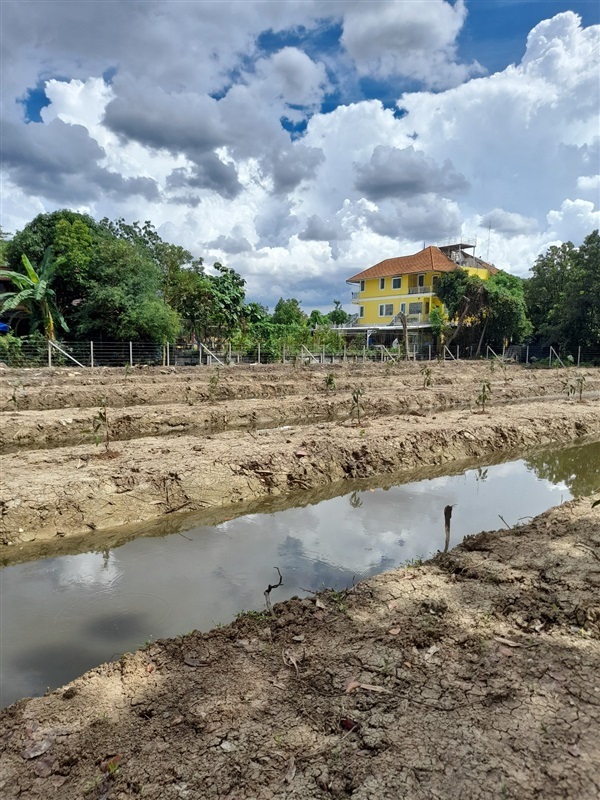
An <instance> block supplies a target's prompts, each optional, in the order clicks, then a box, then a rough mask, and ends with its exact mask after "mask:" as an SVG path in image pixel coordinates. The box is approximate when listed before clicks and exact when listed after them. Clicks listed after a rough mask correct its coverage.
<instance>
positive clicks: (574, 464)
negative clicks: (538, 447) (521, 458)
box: [525, 442, 600, 497]
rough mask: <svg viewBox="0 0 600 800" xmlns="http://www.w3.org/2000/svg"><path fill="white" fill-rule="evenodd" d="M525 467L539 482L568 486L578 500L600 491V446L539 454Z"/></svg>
mask: <svg viewBox="0 0 600 800" xmlns="http://www.w3.org/2000/svg"><path fill="white" fill-rule="evenodd" d="M525 463H526V465H527V468H528V469H530V470H533V471H534V472H535V474H536V475H537V477H538V478H542V479H545V480H548V481H551V482H552V483H561V482H564V483H565V484H566V485H567V486H568V487H569V489H570V490H571V493H572V494H573V496H574V497H582V496H587V495H590V494H594V492H597V491H600V442H593V443H592V444H585V445H578V446H576V447H569V448H566V449H564V450H547V451H544V452H542V453H536V454H535V455H534V456H530V457H529V458H528V459H526V461H525Z"/></svg>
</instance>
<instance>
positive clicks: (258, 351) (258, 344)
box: [256, 340, 260, 364]
mask: <svg viewBox="0 0 600 800" xmlns="http://www.w3.org/2000/svg"><path fill="white" fill-rule="evenodd" d="M256 349H257V353H258V358H257V361H258V363H259V364H260V340H259V341H258V343H257V345H256Z"/></svg>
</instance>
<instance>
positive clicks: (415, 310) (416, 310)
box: [408, 303, 423, 314]
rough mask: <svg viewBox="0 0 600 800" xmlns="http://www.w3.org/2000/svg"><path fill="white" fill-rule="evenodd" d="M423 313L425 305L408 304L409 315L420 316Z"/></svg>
mask: <svg viewBox="0 0 600 800" xmlns="http://www.w3.org/2000/svg"><path fill="white" fill-rule="evenodd" d="M422 311H423V303H409V304H408V313H409V314H420V313H421V312H422Z"/></svg>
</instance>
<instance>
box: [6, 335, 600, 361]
mask: <svg viewBox="0 0 600 800" xmlns="http://www.w3.org/2000/svg"><path fill="white" fill-rule="evenodd" d="M408 357H409V360H411V361H433V360H440V361H463V360H478V359H482V358H484V359H487V360H490V359H496V360H499V361H503V362H513V363H520V364H525V365H529V366H531V367H537V368H545V367H547V368H555V367H569V366H600V348H589V347H583V346H581V347H580V346H577V347H574V348H570V349H565V348H560V349H555V348H554V347H548V346H546V347H542V346H540V345H527V344H523V345H510V346H508V347H506V348H503V349H502V350H494V349H493V348H491V347H487V348H486V349H485V352H484V351H483V350H482V351H481V353H480V354H479V355H477V354H476V352H474V349H470V348H461V347H460V346H457V345H452V346H449V347H446V346H444V345H441V346H437V347H436V346H434V345H422V346H420V347H419V346H415V347H411V348H409V353H408ZM403 360H404V353H403V351H402V349H398V348H393V347H386V346H384V345H373V346H371V347H366V346H364V347H360V346H359V347H356V346H345V347H343V349H337V350H331V349H329V348H326V347H321V348H319V349H315V348H309V347H307V346H305V345H299V346H291V345H280V346H279V347H277V348H272V347H271V348H268V347H266V346H265V344H264V343H261V342H258V341H257V342H256V343H255V344H254V345H251V346H246V347H245V348H244V350H236V349H234V348H232V346H231V345H229V344H225V345H220V346H218V347H214V346H213V345H212V343H211V342H207V343H206V344H204V343H200V344H199V345H195V346H194V347H186V346H183V345H178V344H171V343H167V344H157V343H156V342H93V341H88V342H60V341H57V342H52V343H50V342H39V343H37V342H36V343H33V342H29V341H27V340H22V341H21V342H19V345H18V346H16V347H13V348H12V349H7V350H6V351H5V352H3V351H1V350H0V361H3V362H4V363H5V364H6V366H8V367H63V366H71V367H124V368H127V367H130V368H133V367H139V366H144V365H146V366H166V367H179V366H207V365H208V366H210V365H213V366H214V365H217V366H218V365H227V364H268V363H284V364H306V365H308V364H335V363H356V362H365V363H366V362H377V361H383V362H394V361H403Z"/></svg>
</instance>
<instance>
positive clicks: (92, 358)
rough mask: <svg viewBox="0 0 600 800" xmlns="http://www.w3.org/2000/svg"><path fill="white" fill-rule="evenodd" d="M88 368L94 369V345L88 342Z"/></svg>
mask: <svg viewBox="0 0 600 800" xmlns="http://www.w3.org/2000/svg"><path fill="white" fill-rule="evenodd" d="M90 367H92V369H93V367H94V343H93V342H92V341H91V340H90Z"/></svg>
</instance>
